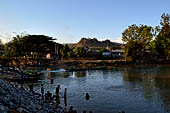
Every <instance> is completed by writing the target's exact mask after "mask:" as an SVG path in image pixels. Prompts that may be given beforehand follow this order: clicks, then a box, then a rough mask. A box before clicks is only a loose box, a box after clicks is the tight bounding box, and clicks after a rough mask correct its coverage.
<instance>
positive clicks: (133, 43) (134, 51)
mask: <svg viewBox="0 0 170 113" xmlns="http://www.w3.org/2000/svg"><path fill="white" fill-rule="evenodd" d="M153 36H154V29H153V28H152V27H151V26H147V25H140V26H137V25H135V24H133V25H131V26H129V27H128V28H127V29H126V30H125V31H124V32H123V33H122V40H123V42H125V43H126V44H125V57H127V58H131V59H132V60H134V61H135V60H137V59H140V58H142V57H144V56H146V53H147V51H148V50H147V48H148V46H149V43H150V42H151V40H152V39H153Z"/></svg>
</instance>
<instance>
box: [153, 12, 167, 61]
mask: <svg viewBox="0 0 170 113" xmlns="http://www.w3.org/2000/svg"><path fill="white" fill-rule="evenodd" d="M160 24H161V29H160V32H159V34H158V36H157V37H156V48H157V51H158V53H159V54H160V55H161V56H165V57H166V58H167V60H169V59H170V15H169V14H165V13H163V14H162V16H161V22H160Z"/></svg>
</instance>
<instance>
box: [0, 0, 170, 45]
mask: <svg viewBox="0 0 170 113" xmlns="http://www.w3.org/2000/svg"><path fill="white" fill-rule="evenodd" d="M169 6H170V0H0V39H2V40H3V42H4V43H5V42H6V41H9V39H7V38H5V37H8V38H10V37H12V36H14V35H20V34H21V33H25V34H37V35H38V34H41V35H47V36H51V37H53V38H56V39H57V40H56V42H59V43H76V42H78V41H79V40H80V39H81V38H82V37H86V38H88V37H89V38H97V39H98V40H104V39H110V40H111V41H115V42H121V33H122V32H123V31H124V30H125V29H126V28H128V26H130V25H132V24H137V25H139V24H145V25H150V26H153V27H154V26H156V25H159V23H160V18H161V15H162V14H163V13H164V12H165V13H170V7H169Z"/></svg>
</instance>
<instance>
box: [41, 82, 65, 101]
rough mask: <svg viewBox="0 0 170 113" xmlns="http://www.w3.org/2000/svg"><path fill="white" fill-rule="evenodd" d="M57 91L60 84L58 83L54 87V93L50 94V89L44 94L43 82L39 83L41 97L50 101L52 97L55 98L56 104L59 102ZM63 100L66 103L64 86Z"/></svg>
mask: <svg viewBox="0 0 170 113" xmlns="http://www.w3.org/2000/svg"><path fill="white" fill-rule="evenodd" d="M59 91H60V85H58V86H57V87H56V92H55V95H52V93H50V91H47V92H46V93H45V94H44V87H43V84H41V96H42V98H43V99H44V98H45V99H46V100H48V101H49V102H52V101H53V99H55V101H56V103H57V104H60V96H59ZM64 102H65V103H66V88H65V91H64Z"/></svg>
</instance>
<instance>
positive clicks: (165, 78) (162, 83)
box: [123, 66, 170, 112]
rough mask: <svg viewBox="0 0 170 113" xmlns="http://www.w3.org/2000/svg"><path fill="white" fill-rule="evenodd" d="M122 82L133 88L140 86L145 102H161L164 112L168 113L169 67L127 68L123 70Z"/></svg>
mask: <svg viewBox="0 0 170 113" xmlns="http://www.w3.org/2000/svg"><path fill="white" fill-rule="evenodd" d="M123 81H124V82H129V83H132V84H133V86H138V84H140V85H142V86H141V87H142V89H141V90H142V92H143V95H144V97H145V99H146V101H148V102H151V101H153V100H154V99H155V98H156V99H157V100H159V99H160V100H161V101H162V106H163V108H164V111H165V112H170V67H169V66H157V67H128V68H125V69H124V73H123Z"/></svg>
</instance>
